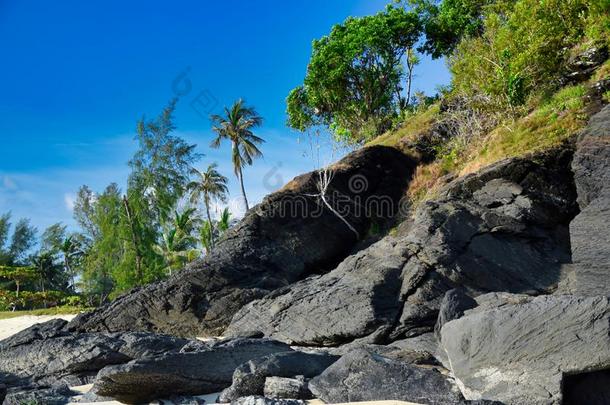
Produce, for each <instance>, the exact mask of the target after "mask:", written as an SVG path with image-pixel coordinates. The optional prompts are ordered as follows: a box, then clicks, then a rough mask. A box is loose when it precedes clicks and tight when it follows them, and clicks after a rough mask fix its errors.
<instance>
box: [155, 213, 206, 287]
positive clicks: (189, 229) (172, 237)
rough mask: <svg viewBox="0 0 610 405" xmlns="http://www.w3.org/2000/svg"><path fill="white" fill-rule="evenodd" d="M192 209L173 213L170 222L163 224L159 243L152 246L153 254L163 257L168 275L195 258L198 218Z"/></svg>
mask: <svg viewBox="0 0 610 405" xmlns="http://www.w3.org/2000/svg"><path fill="white" fill-rule="evenodd" d="M195 212H196V210H195V209H194V208H186V209H185V210H184V211H182V212H178V211H174V215H173V217H172V219H171V221H168V223H166V224H164V226H163V228H164V231H163V232H162V234H161V241H160V242H159V243H157V244H155V245H154V246H153V249H154V250H155V252H156V253H157V254H158V255H159V256H161V257H163V259H164V261H165V266H166V268H167V270H168V274H169V275H171V274H172V273H173V272H174V271H176V270H179V269H180V268H182V267H184V265H186V263H188V262H189V261H192V260H194V259H195V258H196V256H197V255H198V254H197V251H196V250H195V246H196V244H197V239H196V238H195V236H194V231H195V228H196V226H197V225H198V224H199V218H198V217H197V216H196V215H195Z"/></svg>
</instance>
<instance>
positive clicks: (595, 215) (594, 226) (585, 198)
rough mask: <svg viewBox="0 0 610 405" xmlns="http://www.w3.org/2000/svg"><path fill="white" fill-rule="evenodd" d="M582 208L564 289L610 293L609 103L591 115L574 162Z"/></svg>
mask: <svg viewBox="0 0 610 405" xmlns="http://www.w3.org/2000/svg"><path fill="white" fill-rule="evenodd" d="M572 168H573V170H574V179H575V182H576V189H577V190H578V204H579V206H580V210H581V212H580V213H579V214H578V215H577V216H576V218H574V221H572V223H571V224H570V239H571V243H572V260H573V262H574V264H573V265H571V266H570V274H569V276H568V278H567V280H566V283H565V288H564V289H563V290H562V291H564V292H568V293H571V294H579V295H589V296H593V295H609V294H610V232H608V223H610V106H606V107H605V108H604V109H603V110H602V111H600V112H599V113H598V114H596V115H595V116H593V117H592V118H591V121H590V122H589V125H588V126H587V128H586V129H585V130H584V131H583V133H582V134H581V135H580V137H579V139H578V141H577V147H576V153H575V154H574V160H573V162H572Z"/></svg>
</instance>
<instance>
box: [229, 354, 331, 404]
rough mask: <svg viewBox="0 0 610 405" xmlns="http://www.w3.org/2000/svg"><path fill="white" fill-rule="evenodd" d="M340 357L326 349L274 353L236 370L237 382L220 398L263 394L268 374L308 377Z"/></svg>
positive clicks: (233, 398)
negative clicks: (309, 351) (320, 351)
mask: <svg viewBox="0 0 610 405" xmlns="http://www.w3.org/2000/svg"><path fill="white" fill-rule="evenodd" d="M338 359H339V357H338V356H333V355H328V354H323V353H320V354H309V353H303V352H290V353H278V354H272V355H270V356H267V357H263V358H259V359H254V360H251V361H248V362H247V363H245V364H243V365H241V366H239V367H238V368H237V369H236V370H235V373H234V374H233V382H232V384H231V386H230V387H229V388H227V389H226V390H224V391H223V392H222V394H221V395H220V398H219V402H222V403H224V402H231V401H233V400H236V399H237V398H239V397H245V396H251V395H263V394H264V389H265V379H266V378H267V377H295V376H297V375H302V376H304V377H307V378H312V377H315V376H317V375H319V374H321V373H322V372H323V371H324V370H326V368H328V367H329V366H330V365H331V364H333V363H334V362H335V361H337V360H338Z"/></svg>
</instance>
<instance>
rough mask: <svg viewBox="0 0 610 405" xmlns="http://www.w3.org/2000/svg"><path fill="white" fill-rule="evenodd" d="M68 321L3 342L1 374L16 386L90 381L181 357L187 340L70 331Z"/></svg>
mask: <svg viewBox="0 0 610 405" xmlns="http://www.w3.org/2000/svg"><path fill="white" fill-rule="evenodd" d="M65 324H66V322H65V321H62V320H55V321H49V322H47V323H44V324H39V325H35V326H33V327H32V328H29V329H26V330H24V331H22V332H20V333H17V334H16V335H14V336H12V337H11V338H9V339H6V340H4V341H2V342H0V373H3V374H5V378H4V379H5V381H9V382H11V385H24V384H29V383H37V384H45V383H47V384H57V383H60V382H64V383H67V384H70V385H80V384H85V383H88V382H89V381H91V380H92V379H93V377H94V376H95V374H96V373H97V372H98V370H100V369H101V368H103V367H105V366H107V365H111V364H121V363H126V362H128V361H130V360H132V359H137V358H144V357H150V356H155V355H158V354H162V353H172V352H173V353H177V352H179V351H180V350H181V349H182V347H184V346H185V345H186V344H187V340H185V339H180V338H175V337H171V336H164V335H153V334H148V333H142V332H128V333H120V334H97V333H78V334H75V333H69V332H68V331H66V330H65Z"/></svg>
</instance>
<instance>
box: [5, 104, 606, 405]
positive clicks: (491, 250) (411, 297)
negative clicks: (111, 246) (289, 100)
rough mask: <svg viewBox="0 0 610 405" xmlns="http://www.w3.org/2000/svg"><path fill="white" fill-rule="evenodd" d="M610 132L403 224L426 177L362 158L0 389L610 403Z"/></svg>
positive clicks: (308, 178) (11, 342) (295, 188)
mask: <svg viewBox="0 0 610 405" xmlns="http://www.w3.org/2000/svg"><path fill="white" fill-rule="evenodd" d="M609 134H610V106H606V107H605V108H604V109H602V110H601V111H600V112H599V113H598V114H596V115H595V116H594V117H593V118H592V119H591V120H590V123H589V125H588V126H587V128H586V129H585V130H584V131H583V132H582V133H581V134H580V135H579V136H578V137H576V136H575V137H573V138H572V140H571V141H570V142H565V143H564V144H562V145H561V146H559V147H555V148H552V149H547V150H545V151H543V152H539V153H536V154H532V155H529V156H523V157H518V158H511V159H506V160H503V161H500V162H496V163H494V164H492V165H490V166H488V167H485V168H483V169H481V170H479V171H477V172H476V173H473V174H470V175H467V176H464V177H459V178H456V179H454V180H453V181H451V182H450V183H448V184H446V185H445V186H444V187H443V189H442V190H440V191H439V193H438V195H437V196H436V197H435V198H434V199H431V200H429V201H427V202H425V203H422V204H421V205H419V206H418V207H417V209H416V210H415V212H413V213H411V214H412V215H408V216H406V217H405V216H404V214H405V212H404V208H405V207H404V199H401V197H402V196H403V194H404V191H405V190H406V187H407V184H408V182H409V180H410V178H411V176H412V174H413V172H414V167H415V164H416V162H415V161H414V160H413V159H411V158H408V157H406V156H405V155H403V154H401V153H400V152H397V151H396V150H394V149H392V148H387V147H372V148H364V149H362V150H360V151H358V152H355V153H354V154H352V155H350V156H348V157H346V158H345V159H344V160H342V161H341V162H339V163H338V164H336V165H334V166H333V167H332V170H331V171H329V172H323V173H310V174H307V175H304V176H301V177H298V178H297V179H295V180H294V181H293V182H292V183H291V184H289V185H288V186H287V187H286V188H285V189H283V190H281V191H280V192H278V193H275V194H272V195H271V196H269V197H268V198H267V199H266V200H265V201H264V202H263V203H262V204H261V205H260V206H258V207H256V208H254V209H253V210H252V211H250V212H249V213H248V215H247V216H246V218H244V220H243V221H242V222H241V223H240V224H239V225H238V226H237V227H235V228H234V229H233V230H232V231H231V232H230V234H229V236H228V237H227V238H225V239H224V240H223V241H222V242H220V243H219V245H218V249H217V251H216V252H215V253H214V254H213V255H211V256H209V257H208V258H206V259H205V260H203V261H201V262H199V263H196V264H195V265H193V266H191V267H190V268H188V269H186V270H184V271H182V272H179V273H177V274H175V275H174V276H173V277H172V278H171V279H169V280H167V281H165V282H162V283H157V284H152V285H150V286H147V287H144V288H142V289H138V290H135V291H133V292H130V293H128V294H126V295H124V296H122V297H120V298H119V299H117V300H116V301H115V302H113V303H112V304H111V305H109V306H107V307H104V308H100V309H98V310H96V311H93V312H91V313H89V314H84V315H82V316H80V317H78V318H77V319H75V320H74V321H72V322H71V323H70V324H68V325H66V324H65V323H63V322H52V323H48V324H45V325H39V326H36V327H33V328H31V329H30V330H26V331H24V332H21V333H20V334H18V335H17V336H14V337H13V338H11V339H8V340H6V341H4V342H1V343H0V377H2V378H3V380H4V381H5V382H8V384H9V385H10V386H13V388H12V389H13V390H14V392H13V393H10V392H9V396H11V395H12V397H11V398H13V399H15V398H18V399H19V400H24V398H25V400H27V399H31V398H40V397H45V396H47V397H49V396H62V395H64V396H65V395H70V394H66V393H65V390H63V391H62V390H60V389H59V388H57V384H58V383H62V382H68V383H71V384H72V383H74V382H78V383H84V382H92V381H94V382H95V387H96V388H95V389H96V390H97V391H96V392H97V393H98V394H100V395H104V396H109V397H116V398H121V399H123V400H126V401H128V402H133V403H139V402H143V401H150V400H151V399H153V398H158V397H163V396H171V395H175V394H180V395H194V394H204V393H209V392H212V391H216V390H218V389H220V388H223V387H227V386H229V385H231V387H230V388H229V389H227V390H226V391H225V392H224V394H223V398H225V399H227V398H228V399H232V400H233V399H237V397H238V396H245V395H263V394H264V393H270V392H275V393H276V394H274V395H283V394H279V392H285V391H289V392H292V393H294V394H292V395H298V396H299V397H300V398H303V399H305V398H308V397H310V396H311V395H312V393H313V394H315V396H317V397H319V398H321V399H323V400H325V401H327V402H346V401H354V400H374V399H377V400H382V399H385V400H405V401H415V402H421V403H438V404H455V403H464V404H465V403H470V402H469V401H480V402H476V403H486V401H490V402H487V403H492V402H491V401H500V402H499V403H506V404H558V403H587V404H604V403H608V398H609V397H610V392H609V391H608V388H607V387H609V386H610V302H609V301H608V296H609V295H610V243H609V242H610V240H609V239H608V226H609V224H610V191H609V190H610V137H609ZM331 172H332V174H333V176H330V177H326V175H328V174H329V173H331ZM325 178H326V179H328V180H330V182H329V183H327V184H326V185H327V186H329V187H328V188H327V189H326V192H325V193H324V199H323V198H322V196H321V195H320V190H321V189H325V188H324V187H320V180H321V179H325ZM329 184H330V185H329ZM325 200H326V201H325ZM371 201H373V202H374V204H370V202H371ZM295 202H298V204H297V205H295ZM295 207H296V208H295ZM363 207H368V208H369V209H368V210H363ZM371 207H373V208H371ZM399 208H403V210H402V211H401V210H400V209H399ZM286 210H288V211H286ZM399 214H401V215H402V216H401V215H399ZM391 220H394V221H395V222H394V224H395V231H393V232H389V233H388V234H387V235H386V236H385V237H382V238H377V239H371V238H369V239H367V243H363V242H362V239H363V238H364V237H365V235H366V234H367V232H368V231H369V230H370V229H371V228H375V229H384V224H386V223H387V222H388V221H391ZM401 221H402V222H401ZM439 314H440V315H439ZM133 331H141V332H133ZM116 332H120V333H116ZM153 332H154V333H153ZM159 332H162V333H166V334H174V335H181V336H195V335H201V334H221V333H222V334H225V335H226V336H228V337H229V339H228V340H222V341H219V342H215V343H210V344H204V343H201V342H197V341H194V340H188V339H182V338H173V337H169V336H163V335H159V334H156V333H159ZM287 344H290V345H293V346H292V347H290V346H288V345H287ZM299 346H305V347H299ZM295 350H296V352H295ZM304 352H306V353H304ZM339 356H342V357H340V360H337V359H339ZM225 358H227V359H230V362H227V361H224V360H223V359H225ZM233 371H234V373H233ZM438 371H441V372H440V373H439V372H438ZM232 373H233V374H232ZM447 375H451V376H452V378H447ZM310 378H311V380H309V379H310ZM389 382H392V383H389ZM15 387H16V388H15ZM278 387H281V389H280V388H278ZM286 387H288V388H290V389H288V390H287V389H286ZM269 395H272V394H269ZM13 399H11V400H13ZM243 401H245V402H244V403H263V402H265V400H263V399H260V398H258V399H252V398H250V399H248V400H247V401H246V400H243ZM248 401H249V402H248ZM257 401H258V402H257ZM299 404H300V403H299Z"/></svg>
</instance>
